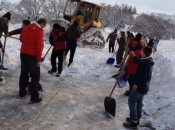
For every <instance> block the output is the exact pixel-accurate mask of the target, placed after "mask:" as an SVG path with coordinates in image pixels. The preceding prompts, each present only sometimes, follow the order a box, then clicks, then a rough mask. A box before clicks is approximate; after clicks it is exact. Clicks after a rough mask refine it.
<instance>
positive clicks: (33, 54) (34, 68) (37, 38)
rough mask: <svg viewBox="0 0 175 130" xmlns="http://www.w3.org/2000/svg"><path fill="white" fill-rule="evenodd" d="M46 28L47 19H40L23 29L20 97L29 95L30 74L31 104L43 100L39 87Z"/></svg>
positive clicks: (21, 37)
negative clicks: (27, 88)
mask: <svg viewBox="0 0 175 130" xmlns="http://www.w3.org/2000/svg"><path fill="white" fill-rule="evenodd" d="M45 26H46V20H45V19H39V20H38V21H37V22H36V23H33V24H30V25H28V26H26V27H25V28H23V30H22V33H21V35H20V41H21V42H22V45H21V55H20V57H21V75H20V81H19V97H20V98H23V97H25V96H26V94H27V90H26V87H27V85H28V82H29V76H28V73H30V75H31V93H30V94H31V98H30V103H38V102H40V101H41V100H42V98H41V97H39V93H38V86H39V80H40V65H41V55H42V50H43V38H44V31H43V28H44V27H45Z"/></svg>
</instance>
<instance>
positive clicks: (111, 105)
mask: <svg viewBox="0 0 175 130" xmlns="http://www.w3.org/2000/svg"><path fill="white" fill-rule="evenodd" d="M129 59H130V55H129V56H128V59H127V60H126V63H125V64H124V65H123V67H122V70H121V72H120V74H119V76H118V79H117V81H116V83H115V84H114V87H113V89H112V91H111V93H110V95H109V97H106V98H105V100H104V107H105V111H106V112H108V113H109V114H110V115H111V116H113V117H115V109H116V101H115V99H114V98H113V97H112V94H113V92H114V90H115V88H116V86H117V84H118V82H119V80H120V78H121V76H122V74H123V71H124V69H125V68H126V66H127V64H128V61H129Z"/></svg>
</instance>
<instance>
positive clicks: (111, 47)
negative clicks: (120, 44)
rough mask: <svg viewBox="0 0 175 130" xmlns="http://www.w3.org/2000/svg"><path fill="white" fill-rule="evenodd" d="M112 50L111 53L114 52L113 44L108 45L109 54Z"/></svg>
mask: <svg viewBox="0 0 175 130" xmlns="http://www.w3.org/2000/svg"><path fill="white" fill-rule="evenodd" d="M111 49H112V53H113V52H114V44H109V52H111Z"/></svg>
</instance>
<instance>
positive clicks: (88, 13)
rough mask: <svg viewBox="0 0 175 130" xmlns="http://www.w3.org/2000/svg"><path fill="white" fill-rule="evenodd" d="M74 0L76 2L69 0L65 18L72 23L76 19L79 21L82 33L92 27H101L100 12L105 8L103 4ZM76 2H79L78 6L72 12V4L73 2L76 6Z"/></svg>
mask: <svg viewBox="0 0 175 130" xmlns="http://www.w3.org/2000/svg"><path fill="white" fill-rule="evenodd" d="M73 1H74V2H71V1H69V0H68V1H67V3H66V6H65V10H64V13H63V15H64V19H66V20H68V21H69V22H70V24H73V22H74V21H77V22H78V23H79V27H80V30H81V32H82V33H84V32H86V31H87V30H88V29H90V28H91V27H96V28H101V18H100V14H101V11H102V8H103V7H102V6H101V5H98V4H94V3H90V2H86V1H79V2H77V1H76V0H73ZM75 1H76V2H75ZM75 3H76V4H77V5H76V8H75V9H74V11H72V12H71V11H70V7H72V5H71V4H73V5H74V7H75ZM67 7H69V8H67Z"/></svg>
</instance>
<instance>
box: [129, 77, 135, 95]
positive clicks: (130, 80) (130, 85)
mask: <svg viewBox="0 0 175 130" xmlns="http://www.w3.org/2000/svg"><path fill="white" fill-rule="evenodd" d="M133 75H134V74H129V76H128V83H129V93H131V91H132V88H133V86H134V84H133V83H132V78H133Z"/></svg>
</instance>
